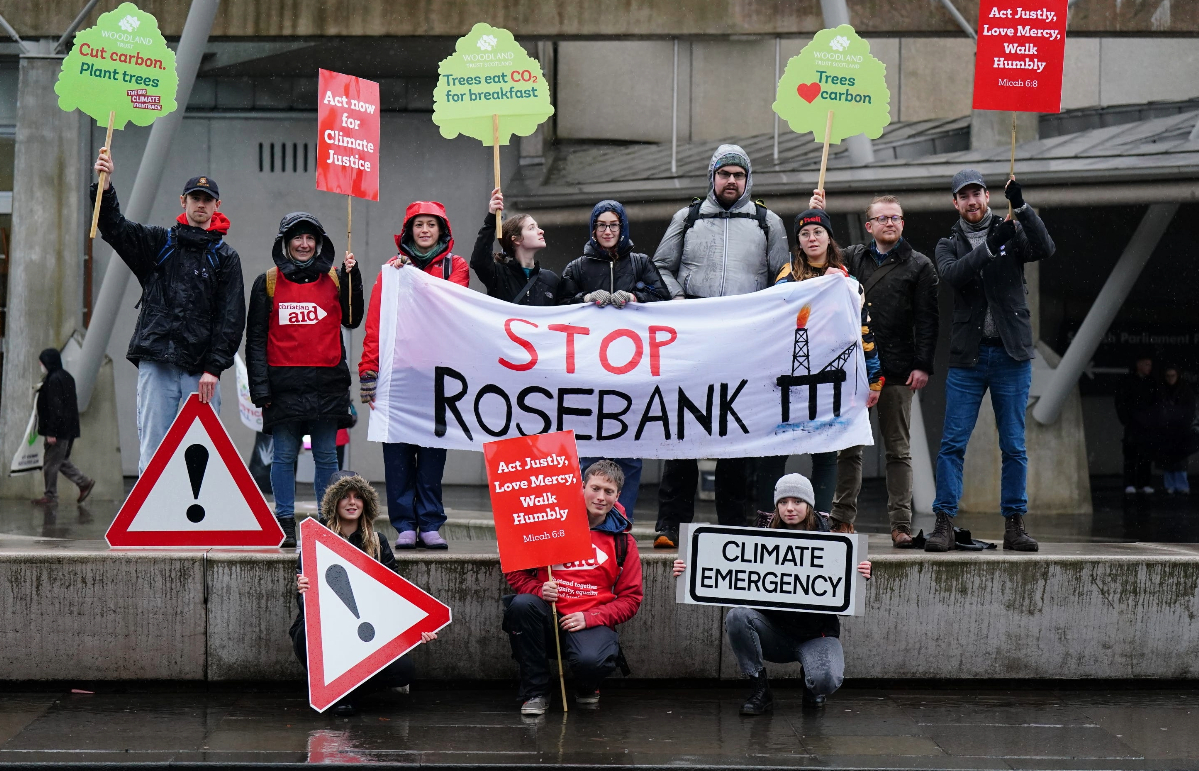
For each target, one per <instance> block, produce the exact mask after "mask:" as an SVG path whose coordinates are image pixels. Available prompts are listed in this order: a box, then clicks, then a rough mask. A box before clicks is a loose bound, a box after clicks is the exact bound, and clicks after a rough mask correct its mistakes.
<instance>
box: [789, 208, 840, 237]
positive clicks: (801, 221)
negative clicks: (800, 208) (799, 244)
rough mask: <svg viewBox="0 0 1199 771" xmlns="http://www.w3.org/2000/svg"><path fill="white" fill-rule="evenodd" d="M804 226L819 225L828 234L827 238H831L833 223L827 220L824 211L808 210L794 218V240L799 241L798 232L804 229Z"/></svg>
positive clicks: (826, 213) (827, 217)
mask: <svg viewBox="0 0 1199 771" xmlns="http://www.w3.org/2000/svg"><path fill="white" fill-rule="evenodd" d="M805 225H819V226H820V227H822V228H824V230H825V232H826V233H828V237H829V238H832V237H833V221H832V220H831V219H829V216H828V212H826V211H825V210H824V209H808V210H807V211H805V212H800V214H799V216H798V217H796V218H795V240H796V241H798V240H799V231H801V230H803V229H804V226H805Z"/></svg>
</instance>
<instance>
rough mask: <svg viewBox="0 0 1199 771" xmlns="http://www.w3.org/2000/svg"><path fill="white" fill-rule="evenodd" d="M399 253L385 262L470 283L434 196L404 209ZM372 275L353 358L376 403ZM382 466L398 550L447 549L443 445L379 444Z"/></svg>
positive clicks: (378, 283)
mask: <svg viewBox="0 0 1199 771" xmlns="http://www.w3.org/2000/svg"><path fill="white" fill-rule="evenodd" d="M395 241H396V247H397V248H398V249H399V252H398V253H397V254H396V256H395V257H392V258H391V259H390V260H388V262H387V266H389V267H391V268H402V267H404V266H406V265H413V266H415V267H417V268H419V269H421V270H423V271H424V272H426V273H428V274H429V275H431V276H436V277H438V278H441V279H445V280H446V281H453V282H454V283H455V284H458V285H460V286H469V285H470V266H469V265H468V264H467V262H466V260H464V259H463V258H462V257H459V256H458V255H456V254H454V253H453V248H454V236H453V232H452V231H451V230H450V219H449V217H448V216H446V213H445V207H444V206H442V205H441V204H440V203H438V202H437V201H415V202H413V203H411V204H409V205H408V209H407V211H405V212H404V227H403V229H402V230H401V231H400V234H399V235H397V236H396V237H395ZM386 269H387V267H384V268H383V269H382V270H380V271H379V276H378V277H377V278H376V279H375V288H374V289H373V290H372V291H371V301H370V306H369V307H368V308H367V310H366V339H365V340H363V341H362V359H361V360H360V361H359V363H358V379H359V381H360V383H361V389H362V402H363V404H369V405H370V407H371V409H374V408H375V385H376V382H377V380H378V377H379V302H380V299H379V298H380V297H381V296H382V294H383V270H386ZM383 467H384V473H385V474H386V479H387V517H388V519H390V520H391V526H392V527H394V528H395V529H396V532H397V533H399V537H398V538H396V548H397V549H415V548H416V547H417V546H422V547H424V548H427V549H448V548H449V544H447V543H446V542H445V539H444V538H442V537H441V533H439V532H438V531H439V530H441V526H442V525H444V524H445V507H444V506H442V503H441V474H442V471H443V470H444V469H445V450H444V449H440V448H437V447H417V446H416V445H414V444H407V443H405V442H384V443H383Z"/></svg>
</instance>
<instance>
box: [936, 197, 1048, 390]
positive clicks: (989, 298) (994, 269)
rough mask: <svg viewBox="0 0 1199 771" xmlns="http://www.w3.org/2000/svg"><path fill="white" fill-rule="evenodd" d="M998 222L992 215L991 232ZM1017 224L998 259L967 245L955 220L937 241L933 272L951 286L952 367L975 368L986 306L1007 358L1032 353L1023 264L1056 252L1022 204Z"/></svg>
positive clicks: (984, 248)
mask: <svg viewBox="0 0 1199 771" xmlns="http://www.w3.org/2000/svg"><path fill="white" fill-rule="evenodd" d="M1002 219H1003V218H1002V217H1001V216H1000V215H999V214H995V215H994V220H993V224H992V227H996V226H998V225H999V223H1000V222H1001V221H1002ZM1016 222H1017V228H1016V235H1015V237H1013V238H1012V239H1011V240H1010V241H1008V242H1007V244H1005V245H1004V247H1003V248H1001V249H1000V250H999V251H1001V252H1002V253H1001V254H991V251H990V250H989V249H988V248H987V244H986V243H985V242H984V243H981V244H979V245H978V248H975V247H973V246H971V245H970V240H969V239H968V238H966V234H965V233H963V232H962V227H961V221H960V220H959V221H958V222H955V223H954V224H953V228H952V232H951V234H950V236H949V238H942V239H941V240H940V241H938V242H937V251H936V256H937V270H938V271H939V272H940V274H941V278H943V279H945V281H946V282H948V283H949V285H950V286H951V287H953V328H952V329H951V331H950V336H949V366H951V367H973V366H974V365H975V364H978V346H979V343H980V342H981V341H982V337H983V321H984V319H985V318H986V315H987V305H988V304H990V306H991V309H992V310H991V315H992V317H993V319H994V320H995V326H996V327H998V329H999V337H1000V338H1001V339H1002V340H1003V347H1004V349H1005V350H1006V351H1007V354H1008V356H1011V357H1012V358H1013V359H1015V360H1016V361H1028V360H1029V359H1032V358H1033V355H1034V354H1035V353H1036V349H1035V347H1034V346H1033V339H1032V316H1031V315H1030V314H1029V311H1028V299H1027V297H1026V295H1027V294H1028V287H1027V285H1026V284H1025V281H1024V263H1026V262H1036V261H1037V260H1043V259H1045V258H1046V257H1050V256H1052V255H1053V252H1054V250H1055V248H1056V247H1055V246H1054V245H1053V239H1052V238H1050V237H1049V231H1048V230H1046V229H1045V223H1044V222H1042V221H1041V218H1040V217H1038V216H1037V213H1036V212H1035V211H1033V208H1032V206H1029V205H1028V204H1025V205H1024V206H1021V207H1020V208H1019V209H1017V210H1016Z"/></svg>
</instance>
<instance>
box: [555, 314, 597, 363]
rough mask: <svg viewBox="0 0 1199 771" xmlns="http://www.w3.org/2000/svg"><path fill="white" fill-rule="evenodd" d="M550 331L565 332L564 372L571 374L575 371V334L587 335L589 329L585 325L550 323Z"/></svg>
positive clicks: (589, 331) (589, 332)
mask: <svg viewBox="0 0 1199 771" xmlns="http://www.w3.org/2000/svg"><path fill="white" fill-rule="evenodd" d="M549 329H550V331H551V332H564V333H565V334H566V374H568V375H573V374H574V373H575V335H589V334H591V330H590V329H588V328H587V327H576V326H574V325H573V324H550V326H549Z"/></svg>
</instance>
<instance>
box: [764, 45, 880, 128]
mask: <svg viewBox="0 0 1199 771" xmlns="http://www.w3.org/2000/svg"><path fill="white" fill-rule="evenodd" d="M886 70H887V68H886V65H884V64H883V63H882V62H880V61H879V60H878V59H875V58H874V57H873V56H871V55H870V44H869V43H867V42H866V41H865V40H863V39H862V38H860V37H858V33H856V32H854V29H853V27H851V26H849V25H848V24H842V25H841V26H839V27H837V28H835V29H822V30H820V31H819V32H817V33H816V36H815V37H813V38H812V42H810V43H808V44H807V45H806V46H804V48H803V50H802V51H800V52H799V54H798V55H797V56H793V57H791V60H790V61H789V62H787V70H786V72H784V73H783V77H782V79H781V80H779V86H778V95H777V96H776V97H775V101H774V105H773V107H774V111H775V112H776V113H778V115H779V117H780V118H782V119H783V120H785V121H787V124H788V125H789V126H790V127H791V130H792V131H794V132H796V133H799V134H802V133H805V132H808V131H811V132H812V133H813V134H814V135H815V138H816V141H817V142H824V141H825V137H824V127H825V125H826V122H827V120H828V113H829V110H832V111H833V112H834V113H835V115H834V120H833V130H832V132H831V135H830V136H829V141H830V142H832V143H834V144H840V142H841V140H842V139H845V138H846V137H851V136H855V135H857V134H865V135H866V136H868V137H870V138H871V139H877V138H878V137H879V136H881V135H882V133H883V128H884V127H885V126H886V125H887V124H888V123H890V122H891V112H890V102H891V94H890V92H889V91H887V83H886V80H885V78H884V75H885V74H886Z"/></svg>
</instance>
